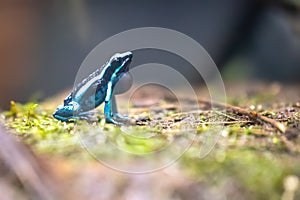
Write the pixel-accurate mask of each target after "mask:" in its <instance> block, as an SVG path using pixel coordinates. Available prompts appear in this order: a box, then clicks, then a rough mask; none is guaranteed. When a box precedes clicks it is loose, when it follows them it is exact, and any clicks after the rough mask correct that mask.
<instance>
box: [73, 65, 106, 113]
mask: <svg viewBox="0 0 300 200" xmlns="http://www.w3.org/2000/svg"><path fill="white" fill-rule="evenodd" d="M106 68H107V64H105V65H103V66H102V67H100V68H99V69H97V70H96V71H94V72H93V73H91V74H90V75H89V76H88V77H87V78H85V79H84V80H82V81H81V82H80V83H79V84H78V85H77V86H76V87H75V88H74V89H73V91H72V99H73V101H75V102H77V103H79V105H81V109H82V111H88V110H92V109H94V108H95V107H97V106H99V105H100V104H101V103H102V102H103V101H104V100H105V96H106V90H107V82H108V80H107V78H105V73H104V72H105V70H106Z"/></svg>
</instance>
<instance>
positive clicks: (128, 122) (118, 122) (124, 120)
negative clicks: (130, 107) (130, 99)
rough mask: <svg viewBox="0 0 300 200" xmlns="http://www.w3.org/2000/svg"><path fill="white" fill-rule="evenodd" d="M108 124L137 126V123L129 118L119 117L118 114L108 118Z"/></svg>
mask: <svg viewBox="0 0 300 200" xmlns="http://www.w3.org/2000/svg"><path fill="white" fill-rule="evenodd" d="M106 122H107V123H113V124H116V125H118V126H124V125H136V123H135V122H133V120H132V119H131V118H129V117H126V116H122V115H119V114H117V113H115V114H113V116H112V117H109V118H106Z"/></svg>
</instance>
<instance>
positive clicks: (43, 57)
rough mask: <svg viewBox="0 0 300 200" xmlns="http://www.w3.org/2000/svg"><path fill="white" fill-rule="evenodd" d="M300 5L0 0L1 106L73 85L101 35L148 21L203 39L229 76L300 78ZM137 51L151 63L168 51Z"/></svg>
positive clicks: (292, 1)
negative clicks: (79, 69)
mask: <svg viewBox="0 0 300 200" xmlns="http://www.w3.org/2000/svg"><path fill="white" fill-rule="evenodd" d="M299 8H300V2H299V1H297V0H282V1H276V0H269V1H267V0H260V1H259V0H257V1H256V0H210V1H205V0H197V1H196V0H195V1H174V0H172V1H168V0H167V1H159V0H152V1H138V0H130V1H102V0H100V1H84V0H76V1H71V0H68V1H58V0H56V1H55V0H54V1H34V0H0V28H1V29H0V30H1V31H0V67H1V68H0V74H1V75H0V91H1V95H0V108H1V109H6V108H8V106H9V101H10V100H15V101H20V102H24V101H27V100H30V99H40V98H42V99H43V98H47V97H49V96H51V95H54V94H56V93H58V92H60V91H62V90H65V89H67V88H71V87H72V86H73V83H74V79H75V76H76V72H77V70H78V68H79V67H80V64H81V63H82V61H83V60H84V58H85V57H86V56H87V54H88V53H89V52H90V51H91V50H92V49H93V48H94V47H95V46H96V45H97V44H98V43H100V42H101V41H103V40H105V39H106V38H108V37H110V36H112V35H114V34H117V33H119V32H122V31H125V30H128V29H132V28H137V27H146V26H155V27H165V28H169V29H174V30H177V31H180V32H182V33H184V34H186V35H188V36H190V37H192V38H193V39H195V40H196V41H198V42H199V43H200V44H202V45H203V46H204V48H205V49H206V50H207V51H208V53H209V54H210V55H211V57H212V58H213V59H214V61H215V62H216V64H217V66H218V67H219V68H220V70H221V73H222V75H223V78H224V80H225V81H265V82H266V81H267V82H269V81H270V82H273V81H277V82H282V83H289V84H290V83H292V84H294V83H299V81H300V79H299V75H300V12H299V10H300V9H299ZM117 51H118V50H116V52H117ZM154 57H155V58H154ZM170 57H172V56H170ZM136 58H137V61H136V62H137V63H139V62H143V63H147V62H153V59H154V60H155V61H156V62H160V61H162V60H163V59H165V58H166V56H165V55H163V54H160V53H157V52H156V53H155V52H152V53H151V52H150V53H149V54H147V53H144V54H141V55H140V56H136V57H135V59H136ZM152 58H153V59H152ZM170 60H172V59H171V58H170ZM103 62H105V61H103ZM176 63H177V64H178V63H180V61H177V60H174V61H173V63H172V62H171V63H168V64H170V65H173V64H174V65H175V64H176ZM101 64H102V63H101Z"/></svg>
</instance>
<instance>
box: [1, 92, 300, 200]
mask: <svg viewBox="0 0 300 200" xmlns="http://www.w3.org/2000/svg"><path fill="white" fill-rule="evenodd" d="M271 92H272V91H271ZM272 95H273V94H272V93H271V94H266V93H264V94H262V95H253V96H251V98H249V97H239V98H235V97H234V96H232V97H230V98H229V103H231V104H235V105H238V106H241V107H244V108H246V109H249V110H251V109H252V110H256V111H257V112H259V113H260V114H262V115H264V116H267V117H270V118H273V119H275V120H278V121H280V122H282V123H283V124H285V126H287V127H288V129H289V132H288V133H287V134H288V135H286V137H287V138H288V139H289V143H290V144H292V145H293V147H294V148H293V150H292V151H291V149H290V148H288V147H287V146H286V143H285V142H283V141H282V139H281V133H279V132H278V131H277V130H276V129H275V128H273V127H271V126H269V125H267V124H264V123H257V122H254V121H253V120H251V119H249V117H247V116H242V115H239V114H238V113H228V112H225V111H224V110H209V109H208V110H201V111H198V110H192V111H191V112H185V113H180V112H179V111H178V109H177V107H176V104H172V105H171V104H169V103H168V102H165V101H161V102H160V104H159V105H156V108H151V109H152V110H149V109H148V108H144V109H140V108H139V109H137V108H132V109H131V115H130V116H131V117H132V118H135V120H136V122H137V124H138V125H136V126H132V127H130V134H131V135H127V134H124V131H122V129H120V127H117V126H114V125H111V124H105V123H104V120H103V115H101V114H100V115H99V116H100V117H99V121H98V122H93V123H89V122H85V121H77V122H75V123H66V122H61V121H58V120H56V119H54V118H53V117H52V115H51V113H52V112H53V109H46V108H47V106H45V104H42V105H38V104H35V103H27V104H18V103H15V102H12V103H11V109H10V111H6V112H3V113H2V114H1V117H2V119H3V122H4V124H5V126H6V127H8V128H9V129H10V130H11V131H12V133H13V134H14V135H15V136H16V137H18V138H19V139H20V140H21V141H23V142H24V143H26V144H27V145H28V146H30V148H31V149H33V151H34V152H35V153H36V154H39V155H42V156H44V155H46V156H48V157H58V158H63V159H64V160H65V162H66V163H70V165H72V163H74V162H76V163H83V162H94V159H93V157H92V156H90V155H89V154H88V153H86V151H84V149H83V147H82V144H81V143H80V142H79V137H78V135H80V134H82V135H83V136H84V135H85V134H89V133H92V132H93V131H95V130H96V129H98V130H100V131H101V132H103V131H104V132H107V133H109V134H107V135H106V137H105V138H104V140H103V138H100V139H99V136H98V135H97V134H94V135H92V137H91V139H92V141H93V143H92V144H93V145H94V147H95V148H93V153H94V156H95V155H96V156H102V157H105V159H108V160H109V159H111V160H116V159H121V158H120V157H122V155H121V154H118V153H116V152H114V151H113V150H112V149H111V148H106V147H105V145H106V144H107V143H112V144H113V145H115V146H118V147H119V148H120V149H121V150H122V151H126V152H129V153H134V154H140V155H143V154H147V153H149V152H152V151H156V150H158V149H161V148H162V147H164V146H166V145H168V144H169V141H173V140H174V139H176V138H179V143H180V141H181V140H180V138H182V137H184V139H185V141H186V140H190V142H191V143H190V144H191V146H190V147H189V149H188V151H186V152H185V153H184V154H183V156H181V157H180V159H179V160H178V162H177V164H179V169H180V173H183V174H186V175H187V176H188V177H190V179H192V180H193V181H194V183H195V184H196V185H197V184H198V185H201V187H202V188H209V189H208V190H206V191H204V190H203V191H202V190H201V194H202V195H203V194H206V193H207V195H211V197H212V199H214V198H216V197H218V194H222V195H223V197H224V198H220V199H225V198H228V199H238V198H239V197H240V196H241V195H242V197H243V199H281V198H284V199H289V198H290V197H291V195H294V199H299V198H300V192H299V185H297V181H296V182H295V181H294V182H291V181H290V180H299V177H300V157H299V149H300V148H299V146H300V143H299V139H298V134H299V132H300V131H299V130H300V126H299V118H300V114H299V113H300V104H299V102H297V101H290V102H278V101H276V99H274V100H270V99H272V98H273V96H272ZM149 113H151V114H149ZM187 124H188V127H189V128H191V127H192V128H193V129H195V130H196V132H195V135H194V136H195V137H196V139H195V138H193V137H189V136H187V135H184V136H183V134H184V131H183V130H186V129H184V127H185V126H187ZM220 126H221V127H222V131H220V132H219V133H220V134H219V135H218V142H217V144H216V145H215V146H214V149H213V150H212V151H211V152H210V153H209V154H208V155H207V156H205V157H204V158H200V157H199V153H200V150H201V148H202V147H203V145H204V143H205V141H204V140H203V139H206V136H205V133H206V132H207V131H209V130H214V129H219V128H220ZM91 130H92V131H91ZM82 135H81V136H82ZM172 150H173V149H172V148H171V150H170V151H169V153H172ZM97 153H99V155H98V154H97ZM163 156H166V155H163ZM126 162H128V163H129V164H130V163H131V162H132V163H133V164H134V163H135V161H134V158H128V159H127V160H126ZM153 162H157V160H153ZM81 165H82V164H81ZM74 167H75V168H76V166H74ZM76 169H77V170H80V167H78V168H76ZM76 169H75V171H76ZM289 181H290V182H291V183H290V182H289ZM293 183H294V184H296V189H295V190H291V189H290V187H292V186H290V184H293ZM199 187H200V186H199ZM212 188H214V189H212ZM198 192H199V191H198ZM183 193H184V194H183ZM192 193H197V190H195V191H192V192H191V194H192ZM176 195H179V196H180V195H183V196H184V195H187V192H186V191H185V192H182V191H181V193H178V194H176ZM222 195H221V196H222ZM289 195H290V196H289Z"/></svg>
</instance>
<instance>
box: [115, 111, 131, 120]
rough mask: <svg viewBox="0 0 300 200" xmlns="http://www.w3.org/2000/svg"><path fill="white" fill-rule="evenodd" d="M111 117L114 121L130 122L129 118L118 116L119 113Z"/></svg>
mask: <svg viewBox="0 0 300 200" xmlns="http://www.w3.org/2000/svg"><path fill="white" fill-rule="evenodd" d="M113 117H114V118H115V119H117V120H121V121H130V118H129V117H127V116H123V115H120V114H119V113H115V114H113Z"/></svg>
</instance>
